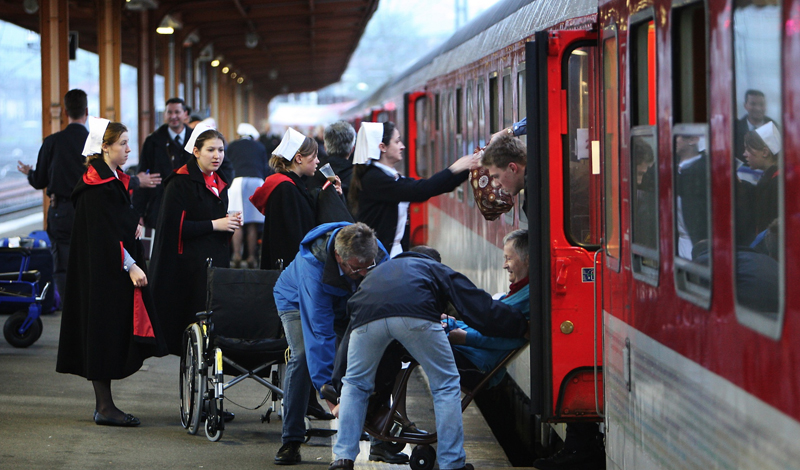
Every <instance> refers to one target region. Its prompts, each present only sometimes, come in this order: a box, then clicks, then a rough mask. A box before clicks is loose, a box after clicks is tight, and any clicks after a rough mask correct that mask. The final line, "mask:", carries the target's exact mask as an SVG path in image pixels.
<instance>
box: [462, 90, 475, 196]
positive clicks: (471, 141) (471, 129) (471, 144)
mask: <svg viewBox="0 0 800 470" xmlns="http://www.w3.org/2000/svg"><path fill="white" fill-rule="evenodd" d="M472 89H473V82H472V80H469V81H468V82H467V89H466V94H467V96H466V102H467V119H466V121H467V127H466V129H465V130H464V132H465V133H466V135H467V139H466V140H467V152H472V151H473V150H475V126H474V123H475V118H474V117H473V112H474V107H473V105H472ZM467 205H468V206H469V207H475V197H474V194H473V193H472V185H471V184H469V180H467Z"/></svg>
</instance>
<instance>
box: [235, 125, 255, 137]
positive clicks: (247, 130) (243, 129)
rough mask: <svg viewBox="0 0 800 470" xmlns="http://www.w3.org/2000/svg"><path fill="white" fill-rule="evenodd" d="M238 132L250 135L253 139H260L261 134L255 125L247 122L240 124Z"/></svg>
mask: <svg viewBox="0 0 800 470" xmlns="http://www.w3.org/2000/svg"><path fill="white" fill-rule="evenodd" d="M236 133H237V134H239V135H249V136H250V137H252V138H253V140H258V137H259V135H260V134H259V133H258V131H257V130H256V128H255V126H253V125H252V124H250V123H247V122H243V123H241V124H239V127H237V128H236Z"/></svg>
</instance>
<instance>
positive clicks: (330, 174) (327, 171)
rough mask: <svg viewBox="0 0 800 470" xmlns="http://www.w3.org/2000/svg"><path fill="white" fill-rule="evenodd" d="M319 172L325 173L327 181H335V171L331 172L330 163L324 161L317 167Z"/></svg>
mask: <svg viewBox="0 0 800 470" xmlns="http://www.w3.org/2000/svg"><path fill="white" fill-rule="evenodd" d="M319 172H320V173H322V174H323V175H325V178H328V181H330V182H331V183H333V182H335V181H336V173H334V172H333V168H331V164H330V163H326V164H324V165H322V166H321V167H319Z"/></svg>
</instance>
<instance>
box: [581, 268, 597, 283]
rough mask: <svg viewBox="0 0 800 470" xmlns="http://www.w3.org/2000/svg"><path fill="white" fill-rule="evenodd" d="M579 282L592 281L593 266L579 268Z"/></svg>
mask: <svg viewBox="0 0 800 470" xmlns="http://www.w3.org/2000/svg"><path fill="white" fill-rule="evenodd" d="M581 282H594V268H581Z"/></svg>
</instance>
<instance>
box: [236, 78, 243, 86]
mask: <svg viewBox="0 0 800 470" xmlns="http://www.w3.org/2000/svg"><path fill="white" fill-rule="evenodd" d="M236 82H237V83H238V84H239V85H241V84H242V83H244V77H239V78H237V79H236Z"/></svg>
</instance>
